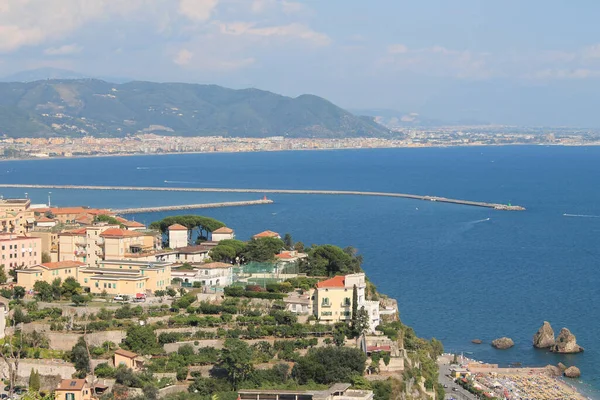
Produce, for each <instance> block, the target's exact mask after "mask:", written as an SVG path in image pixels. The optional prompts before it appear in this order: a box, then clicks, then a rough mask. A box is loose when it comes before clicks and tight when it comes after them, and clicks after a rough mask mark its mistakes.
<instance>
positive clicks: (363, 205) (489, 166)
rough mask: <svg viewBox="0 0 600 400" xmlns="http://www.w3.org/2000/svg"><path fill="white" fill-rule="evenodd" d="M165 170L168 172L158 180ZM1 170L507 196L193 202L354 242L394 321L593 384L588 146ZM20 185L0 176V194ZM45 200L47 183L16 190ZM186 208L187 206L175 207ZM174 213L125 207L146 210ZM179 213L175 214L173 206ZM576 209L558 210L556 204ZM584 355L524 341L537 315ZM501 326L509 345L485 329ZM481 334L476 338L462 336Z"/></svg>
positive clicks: (160, 199) (594, 177)
mask: <svg viewBox="0 0 600 400" xmlns="http://www.w3.org/2000/svg"><path fill="white" fill-rule="evenodd" d="M165 180H166V181H170V182H168V183H165ZM0 182H2V183H40V184H43V183H56V184H75V185H76V184H95V185H132V186H138V185H139V186H142V185H147V186H190V187H193V186H210V187H252V188H290V189H339V190H345V189H346V190H368V191H390V192H403V193H414V194H422V195H437V196H446V197H452V198H459V199H469V200H479V201H490V202H502V203H507V202H509V201H510V202H512V203H513V204H519V205H523V206H525V207H527V211H526V212H501V211H494V210H490V209H484V208H475V207H468V206H458V205H452V204H441V203H433V202H425V201H417V200H406V199H393V198H377V197H359V196H348V197H345V196H344V197H342V196H320V195H319V196H315V195H271V196H270V197H271V198H273V199H274V200H275V204H273V205H268V206H252V207H240V208H223V209H211V210H200V211H199V212H200V213H202V214H204V215H208V216H212V217H215V218H218V219H220V220H223V221H225V222H226V223H227V224H228V225H229V226H231V227H233V228H234V229H235V230H236V233H237V235H238V237H239V238H241V239H247V238H248V237H249V236H250V235H252V234H253V233H256V232H259V231H262V230H265V229H271V230H275V231H278V232H280V233H284V232H290V233H292V234H293V236H294V238H295V239H296V240H300V241H303V242H304V243H305V244H312V243H334V244H337V245H340V246H347V245H353V246H355V247H356V248H358V249H359V251H360V253H361V254H362V255H363V256H364V258H365V263H364V269H365V270H366V272H367V273H368V275H369V277H370V278H371V280H373V281H374V283H375V284H376V285H377V286H378V287H379V289H380V291H382V292H384V293H387V294H389V295H390V296H391V297H394V298H396V299H398V302H399V306H400V313H401V318H402V320H403V321H404V322H405V323H407V324H409V325H411V326H413V327H414V328H415V330H416V331H417V333H418V334H419V335H420V336H424V337H436V338H438V339H441V340H442V341H443V343H444V345H445V348H446V350H452V351H459V352H460V351H464V352H472V354H469V356H471V357H473V358H476V359H481V360H484V361H487V362H498V363H500V364H504V365H506V364H509V363H512V362H521V363H522V364H523V365H531V366H540V365H546V364H556V363H558V362H559V361H561V362H563V363H565V364H567V365H572V364H574V365H577V366H578V367H580V368H581V370H582V379H583V380H582V381H581V382H580V385H581V386H582V387H583V388H585V389H586V390H587V391H588V394H589V395H590V396H594V397H596V396H597V391H598V390H600V350H599V348H598V347H599V345H598V340H597V338H598V337H600V324H599V323H598V321H599V320H600V304H599V302H600V296H599V294H598V293H599V287H600V286H599V283H600V273H599V272H598V268H599V266H600V246H599V245H598V243H599V239H600V186H598V182H600V147H598V148H592V147H589V148H588V147H573V148H564V147H483V148H439V149H386V150H356V151H355V150H343V151H304V152H281V153H248V154H193V155H163V156H139V157H110V158H91V159H70V160H66V159H64V160H43V161H16V162H4V163H0ZM23 192H24V190H23V189H0V193H1V194H3V195H4V196H5V197H11V196H23ZM28 192H29V196H30V197H32V198H33V200H34V202H39V203H43V202H45V201H46V199H47V192H48V190H33V189H30V190H28ZM257 197H260V196H258V195H256V194H228V193H175V192H151V193H147V192H114V191H107V192H97V191H73V190H52V198H53V203H55V204H59V205H80V204H84V205H91V206H97V207H113V208H116V207H131V206H151V205H171V204H190V203H201V202H213V201H229V200H249V199H255V198H257ZM186 212H188V211H186ZM177 213H178V212H170V213H153V214H139V215H136V216H135V219H136V220H138V221H142V222H148V223H149V222H151V221H154V220H157V219H160V218H162V217H164V216H165V215H173V214H177ZM179 213H181V212H179ZM565 213H566V214H572V215H577V216H571V217H569V216H564V215H563V214H565ZM544 320H548V321H550V322H551V323H552V325H553V327H554V329H555V331H556V333H558V331H559V330H560V328H561V327H563V326H566V327H568V328H569V329H571V331H572V332H573V333H574V334H575V335H577V340H578V342H579V343H580V344H581V345H582V346H584V347H585V348H586V351H585V353H582V354H577V355H568V356H567V355H565V356H559V355H555V354H549V353H547V352H545V351H539V350H535V349H533V348H532V346H531V338H532V335H533V334H534V333H535V332H536V330H537V329H538V327H539V326H540V325H541V324H542V321H544ZM500 336H509V337H511V338H513V339H514V341H515V343H516V345H515V347H514V348H512V349H510V350H506V351H500V350H495V349H493V348H491V347H490V345H489V342H490V341H491V340H492V339H494V338H496V337H500ZM474 338H479V339H482V340H483V341H484V344H482V345H473V344H471V343H470V341H471V340H472V339H474Z"/></svg>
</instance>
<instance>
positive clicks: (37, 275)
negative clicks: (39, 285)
mask: <svg viewBox="0 0 600 400" xmlns="http://www.w3.org/2000/svg"><path fill="white" fill-rule="evenodd" d="M83 266H85V264H83V263H81V262H78V261H59V262H50V263H44V264H39V265H34V266H33V267H27V268H24V269H18V270H17V285H19V286H23V287H24V288H25V290H33V285H34V284H35V283H36V282H37V281H44V282H47V283H49V284H52V281H54V280H55V279H56V278H60V279H61V280H62V281H63V282H64V280H65V279H67V278H69V277H73V278H75V279H77V278H78V274H79V270H80V268H81V267H83Z"/></svg>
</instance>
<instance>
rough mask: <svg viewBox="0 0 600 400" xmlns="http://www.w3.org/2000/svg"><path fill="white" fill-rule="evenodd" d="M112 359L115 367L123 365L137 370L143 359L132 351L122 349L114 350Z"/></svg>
mask: <svg viewBox="0 0 600 400" xmlns="http://www.w3.org/2000/svg"><path fill="white" fill-rule="evenodd" d="M113 361H114V364H115V368H118V367H119V365H124V366H125V367H127V368H131V369H132V370H134V371H139V370H141V369H142V368H143V367H144V359H143V358H142V357H140V356H138V355H137V354H136V353H134V352H132V351H127V350H123V349H118V350H116V351H115V356H114V359H113Z"/></svg>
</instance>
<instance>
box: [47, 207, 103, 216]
mask: <svg viewBox="0 0 600 400" xmlns="http://www.w3.org/2000/svg"><path fill="white" fill-rule="evenodd" d="M47 211H50V212H52V214H54V215H64V214H91V215H102V214H105V215H113V214H114V213H113V212H112V211H110V210H102V209H97V208H85V207H51V208H47V207H46V208H38V209H36V210H35V212H37V213H45V212H47Z"/></svg>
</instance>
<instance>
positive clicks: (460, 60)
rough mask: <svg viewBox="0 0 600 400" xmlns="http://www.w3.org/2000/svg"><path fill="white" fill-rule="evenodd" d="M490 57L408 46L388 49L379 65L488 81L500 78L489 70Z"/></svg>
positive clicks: (480, 54) (391, 46)
mask: <svg viewBox="0 0 600 400" xmlns="http://www.w3.org/2000/svg"><path fill="white" fill-rule="evenodd" d="M488 56H489V54H487V53H474V52H471V51H469V50H453V49H448V48H446V47H443V46H432V47H424V48H419V49H411V48H409V47H408V46H406V45H404V44H392V45H390V46H388V47H387V56H385V57H383V58H382V59H381V60H379V65H380V66H384V67H386V68H390V67H391V68H394V69H397V70H400V71H408V72H414V73H419V74H425V75H432V76H449V77H453V78H461V79H487V78H490V77H492V76H496V75H497V74H496V73H495V72H494V71H492V70H491V69H490V67H489V66H488V58H489V57H488Z"/></svg>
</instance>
